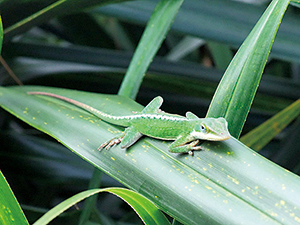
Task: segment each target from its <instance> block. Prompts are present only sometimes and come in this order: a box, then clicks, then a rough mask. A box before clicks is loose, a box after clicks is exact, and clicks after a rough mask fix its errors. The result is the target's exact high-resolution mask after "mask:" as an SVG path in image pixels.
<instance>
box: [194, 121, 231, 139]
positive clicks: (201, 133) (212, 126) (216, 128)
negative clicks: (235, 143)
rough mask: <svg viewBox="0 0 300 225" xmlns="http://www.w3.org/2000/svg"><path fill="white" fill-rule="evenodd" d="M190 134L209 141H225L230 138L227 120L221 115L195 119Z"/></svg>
mask: <svg viewBox="0 0 300 225" xmlns="http://www.w3.org/2000/svg"><path fill="white" fill-rule="evenodd" d="M191 135H192V136H194V137H195V138H197V139H202V140H209V141H225V140H227V139H229V138H230V133H229V131H228V124H227V121H226V120H225V119H224V118H222V117H220V118H205V119H199V120H195V121H194V126H193V131H192V132H191Z"/></svg>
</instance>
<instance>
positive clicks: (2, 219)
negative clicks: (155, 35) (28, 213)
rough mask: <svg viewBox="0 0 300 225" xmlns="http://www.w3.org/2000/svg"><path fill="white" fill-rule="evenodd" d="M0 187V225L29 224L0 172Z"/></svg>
mask: <svg viewBox="0 0 300 225" xmlns="http://www.w3.org/2000/svg"><path fill="white" fill-rule="evenodd" d="M0 187H1V188H0V199H1V201H0V203H1V207H0V223H1V224H6V225H10V224H20V225H23V224H29V223H28V222H27V220H26V218H25V216H24V214H23V212H22V209H21V207H20V205H19V203H18V202H17V200H16V198H15V196H14V194H13V192H12V191H11V189H10V187H9V185H8V183H7V181H6V180H5V178H4V176H3V174H2V172H1V171H0Z"/></svg>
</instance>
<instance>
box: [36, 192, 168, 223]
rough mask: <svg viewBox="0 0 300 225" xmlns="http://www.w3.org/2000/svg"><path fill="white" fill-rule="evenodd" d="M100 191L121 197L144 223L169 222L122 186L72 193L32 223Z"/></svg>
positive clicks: (51, 216) (152, 206) (43, 219)
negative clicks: (71, 195) (72, 194)
mask: <svg viewBox="0 0 300 225" xmlns="http://www.w3.org/2000/svg"><path fill="white" fill-rule="evenodd" d="M100 192H109V193H112V194H114V195H117V196H118V197H120V198H122V199H123V200H124V201H126V202H127V203H128V204H129V205H130V206H131V207H132V208H133V209H134V210H135V211H136V213H137V214H138V215H139V216H140V218H141V219H142V220H143V222H144V223H145V224H149V225H155V224H157V225H160V224H166V225H167V224H170V223H169V221H168V220H167V218H166V217H165V216H164V215H163V214H162V213H161V212H160V211H159V210H158V209H157V207H156V206H155V205H154V204H153V203H152V202H150V201H149V200H148V199H146V198H145V197H143V196H142V195H140V194H138V193H135V192H133V191H131V190H127V189H124V188H103V189H92V190H88V191H84V192H81V193H79V194H77V195H74V196H73V197H71V198H69V199H67V200H65V201H63V202H62V203H60V204H59V205H57V206H55V207H54V208H52V209H51V210H49V211H48V212H47V213H46V214H45V215H43V216H42V217H41V218H40V219H38V220H37V221H36V222H35V223H34V225H44V224H48V223H49V222H51V221H52V220H53V219H55V218H56V217H57V216H59V215H60V214H61V213H63V212H64V211H66V210H67V209H68V208H70V207H71V206H73V205H75V204H76V203H78V202H80V201H82V200H83V199H86V198H88V197H90V196H91V195H94V194H98V193H100Z"/></svg>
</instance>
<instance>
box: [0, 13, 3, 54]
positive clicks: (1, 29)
mask: <svg viewBox="0 0 300 225" xmlns="http://www.w3.org/2000/svg"><path fill="white" fill-rule="evenodd" d="M2 43H3V26H2V19H1V15H0V54H1V50H2Z"/></svg>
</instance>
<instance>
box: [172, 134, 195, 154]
mask: <svg viewBox="0 0 300 225" xmlns="http://www.w3.org/2000/svg"><path fill="white" fill-rule="evenodd" d="M198 143H199V140H195V138H194V137H193V136H191V135H183V136H180V137H179V138H177V139H176V140H175V141H174V142H173V143H172V144H171V145H170V146H169V151H170V152H173V153H189V154H190V155H193V151H195V150H200V149H201V146H196V145H197V144H198Z"/></svg>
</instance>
